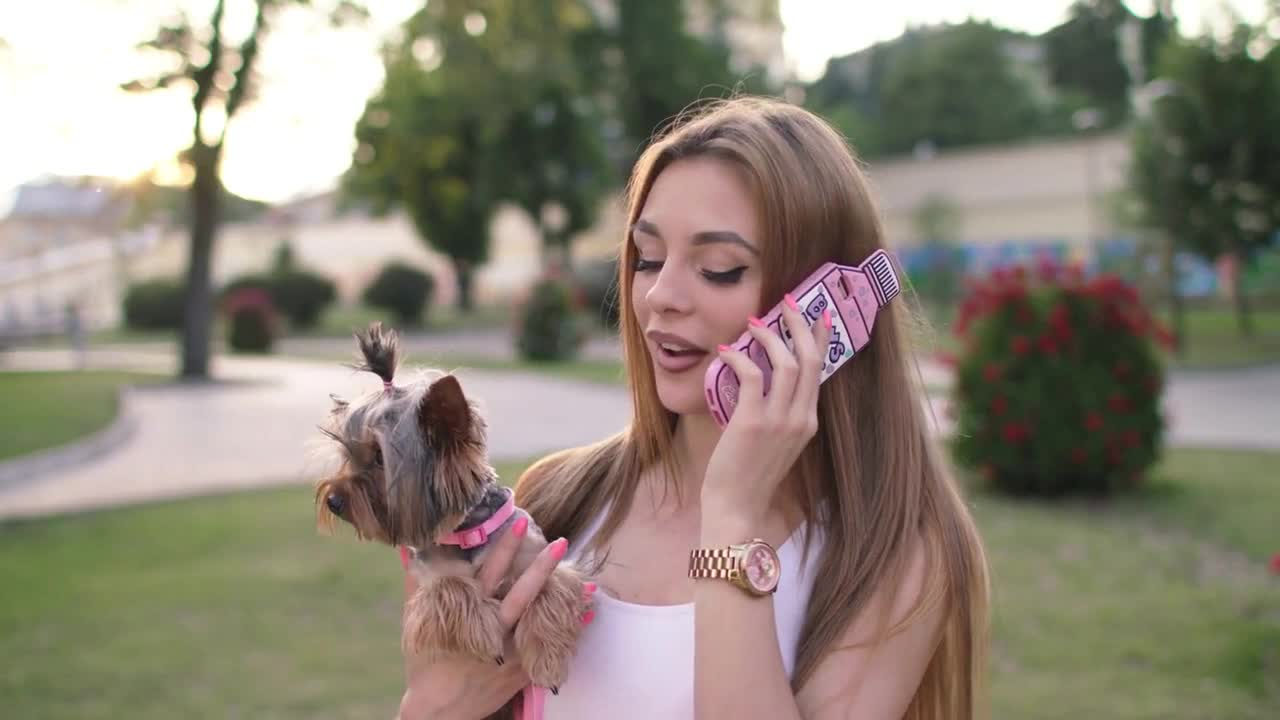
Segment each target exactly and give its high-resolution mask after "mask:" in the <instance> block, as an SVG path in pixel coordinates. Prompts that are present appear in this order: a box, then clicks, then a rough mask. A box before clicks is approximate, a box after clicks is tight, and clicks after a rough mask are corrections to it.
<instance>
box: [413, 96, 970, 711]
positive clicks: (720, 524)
mask: <svg viewBox="0 0 1280 720" xmlns="http://www.w3.org/2000/svg"><path fill="white" fill-rule="evenodd" d="M628 190H629V209H628V232H627V234H626V237H625V239H624V241H623V244H622V250H621V258H622V263H621V271H620V277H619V280H620V293H619V297H620V300H621V302H622V303H623V308H622V312H621V338H622V345H623V350H624V354H625V360H626V367H627V374H628V378H629V385H630V388H631V393H632V400H633V404H634V420H633V422H632V423H631V425H630V427H629V428H628V429H627V430H626V431H624V432H622V433H620V434H618V435H616V436H614V437H611V438H608V439H606V440H604V441H602V442H600V443H598V444H596V445H593V446H590V447H585V448H577V449H573V450H567V451H563V452H560V453H556V454H554V455H552V456H550V457H548V458H545V459H544V460H542V461H540V462H539V463H537V464H535V465H534V466H533V467H531V468H529V470H528V471H526V473H525V474H524V476H523V477H522V478H521V479H520V481H519V484H518V486H517V502H518V503H519V504H520V505H521V506H523V507H525V508H526V509H528V510H529V512H530V513H531V514H532V516H533V517H534V519H535V520H536V521H537V522H538V523H539V524H540V525H541V526H542V528H543V529H544V531H545V533H546V535H547V537H548V538H557V537H564V538H567V539H568V540H569V552H568V558H569V559H576V560H578V561H580V562H583V563H590V564H592V566H593V567H594V569H595V570H596V572H597V574H598V581H599V587H600V589H599V591H598V592H596V594H595V601H594V604H595V611H594V613H593V614H594V621H593V622H592V623H591V625H590V626H588V627H587V628H586V630H585V631H584V634H583V637H582V641H581V644H580V645H579V648H578V652H577V655H576V656H575V663H574V665H573V666H572V668H571V670H570V676H569V678H570V679H569V681H568V683H566V685H565V687H563V688H561V689H560V691H559V694H558V695H557V696H554V697H549V698H548V701H547V704H546V709H545V712H546V715H545V716H546V718H547V719H548V720H559V719H560V718H586V717H596V716H597V715H599V716H604V717H611V718H641V717H643V718H694V717H697V718H707V717H733V718H774V719H776V718H867V719H870V718H877V719H879V718H900V717H907V718H947V719H950V720H961V719H965V718H972V717H975V716H978V715H980V714H981V713H980V711H979V697H980V694H981V693H980V689H981V687H982V683H981V680H980V677H981V670H982V669H983V662H984V658H985V647H986V638H987V636H986V633H987V604H988V586H987V568H986V560H985V557H984V554H983V549H982V546H981V542H980V540H979V538H978V534H977V532H976V529H975V527H974V524H973V521H972V519H971V517H970V515H969V513H968V511H967V509H966V507H965V504H964V502H963V501H962V499H961V497H960V494H959V492H958V490H957V487H956V485H955V484H954V481H953V480H952V478H951V477H950V476H949V474H948V472H947V468H946V465H945V461H944V459H943V456H942V454H941V453H940V451H939V449H938V447H937V445H936V444H935V442H934V440H933V438H932V437H931V433H930V430H929V428H928V426H927V424H926V420H925V413H924V412H923V408H922V403H923V395H922V389H921V385H920V384H918V383H916V382H913V377H918V374H916V375H913V374H912V373H911V372H910V371H909V368H910V367H911V362H912V361H911V358H912V355H911V353H910V351H909V350H908V349H907V347H906V339H907V337H906V325H905V323H906V316H905V314H904V313H903V311H902V309H901V307H900V303H898V302H890V303H889V305H888V306H886V307H885V308H882V310H881V314H880V316H878V318H877V321H876V324H875V328H874V332H873V334H872V338H871V341H870V343H869V345H868V346H867V347H866V348H864V349H863V350H862V351H861V352H859V353H858V354H857V355H856V356H855V357H854V358H853V359H852V360H851V361H850V362H849V363H847V364H846V365H845V366H844V367H842V368H841V369H840V370H839V371H838V372H836V374H835V375H834V376H832V377H831V378H830V379H829V380H827V381H826V382H825V383H823V384H822V385H821V386H819V383H818V370H819V368H820V363H821V361H820V360H819V359H818V358H819V357H820V355H821V354H822V352H825V351H824V350H820V348H825V347H826V342H827V339H828V337H829V335H830V330H828V329H827V326H826V324H825V323H824V322H816V323H814V324H813V329H812V330H808V329H806V327H805V323H804V320H803V319H801V318H800V316H799V314H798V313H797V312H796V311H795V310H792V309H788V310H786V312H785V317H786V321H787V322H788V323H789V327H791V328H792V334H793V338H794V343H793V344H794V349H793V350H789V349H788V348H787V347H786V346H785V345H783V344H782V343H781V342H780V341H778V340H777V339H776V338H775V337H774V336H772V335H771V334H769V333H768V332H766V331H764V330H761V329H760V328H758V327H757V326H756V324H755V320H754V319H755V318H756V317H757V316H758V315H760V314H761V313H763V312H766V311H767V310H768V309H769V308H771V307H772V306H773V305H774V304H776V303H777V302H778V301H779V300H780V299H782V298H783V297H784V294H785V293H786V292H787V291H788V290H790V289H792V288H793V287H794V285H795V284H796V283H798V282H799V281H800V280H802V279H803V278H804V277H805V276H806V275H808V274H809V273H810V272H811V271H812V270H814V269H815V268H817V266H818V265H820V264H821V263H823V262H825V261H828V260H834V261H836V262H841V263H844V264H850V265H856V264H858V263H859V262H861V261H862V260H863V259H865V258H866V257H867V256H868V255H869V254H870V253H872V252H873V251H874V250H876V249H878V248H881V247H884V238H883V233H882V230H881V227H880V221H879V219H878V217H877V213H876V210H875V208H874V205H873V202H872V199H871V196H870V193H869V189H868V184H867V181H866V180H865V178H864V176H863V175H862V173H861V172H860V170H859V167H858V164H857V161H856V160H855V158H854V157H853V156H852V155H851V153H850V152H849V149H848V147H847V146H846V144H845V143H844V141H843V139H842V138H841V137H840V136H839V135H838V134H837V133H836V132H834V131H833V130H832V129H831V128H830V127H829V126H828V125H827V124H825V123H824V122H822V121H821V120H820V119H818V118H816V117H815V116H813V115H812V114H810V113H808V112H806V111H804V110H802V109H799V108H796V107H793V106H790V105H787V104H784V103H781V102H777V101H772V100H765V99H756V98H736V99H733V100H729V101H723V102H718V103H716V104H715V105H714V106H712V107H710V108H709V109H707V110H706V111H704V112H701V113H699V114H697V115H696V116H693V117H690V118H688V119H687V120H686V121H684V122H680V123H677V124H676V126H675V127H674V129H672V130H671V131H670V132H669V133H668V134H667V135H666V136H665V137H663V138H661V139H659V140H658V141H656V142H655V143H654V144H652V145H651V146H650V147H649V148H648V149H647V150H646V151H645V153H644V154H643V156H642V157H641V158H640V160H639V162H638V163H637V164H636V167H635V170H634V173H633V176H632V178H631V181H630V183H629V186H628ZM748 329H749V330H750V332H752V333H753V335H755V337H757V338H758V339H759V340H760V341H761V342H762V343H764V344H765V347H766V349H767V350H768V352H769V356H770V360H771V362H772V364H773V366H774V368H775V370H774V376H773V379H772V384H771V386H770V389H769V392H768V394H767V395H765V394H763V392H762V389H761V388H762V384H761V379H760V376H759V373H758V371H756V369H755V367H754V365H752V364H751V363H750V362H749V361H747V359H746V357H745V356H744V355H742V354H740V353H738V352H736V351H733V350H728V349H725V348H724V347H723V344H726V343H731V342H732V341H734V340H735V339H736V338H737V337H738V336H739V335H740V334H741V333H742V332H743V331H744V330H748ZM717 356H719V357H722V358H723V359H724V360H725V362H726V363H728V364H729V365H730V366H731V367H732V368H733V369H734V370H735V371H736V372H737V373H738V375H739V377H740V378H741V381H742V388H741V399H740V401H739V405H738V408H737V410H736V411H735V413H734V415H733V417H732V419H731V421H730V422H729V424H728V426H727V427H726V428H724V429H723V430H721V429H720V427H719V426H718V425H717V424H716V422H715V421H714V420H713V418H712V417H711V415H710V414H709V412H708V408H707V404H706V400H705V396H704V392H703V375H704V372H705V370H706V368H707V366H708V364H709V363H710V362H711V361H712V359H713V358H714V357H717ZM511 535H514V534H511ZM753 538H759V539H763V540H764V541H766V542H767V543H768V544H769V545H770V546H771V548H773V549H776V552H777V558H778V562H779V564H780V565H781V568H780V571H781V581H780V583H779V585H778V588H777V590H776V592H774V593H771V594H769V593H766V594H764V595H757V594H755V593H752V592H748V591H746V590H744V589H743V588H740V587H735V586H734V585H733V584H731V583H729V582H726V581H724V580H720V579H691V578H690V574H691V573H690V556H691V551H694V550H697V549H699V548H702V549H710V550H715V549H720V550H724V549H726V548H729V547H730V546H733V545H736V544H740V543H744V542H746V541H748V540H751V539H753ZM553 547H555V546H554V545H552V546H549V548H548V552H547V553H544V556H543V557H541V558H540V559H539V561H538V562H537V563H535V564H534V565H533V566H531V567H530V568H529V570H528V571H527V572H526V573H525V575H524V576H522V578H521V580H520V582H519V583H517V586H516V587H515V588H513V590H512V591H511V592H510V593H509V594H508V595H507V597H506V599H505V600H504V605H505V612H506V613H507V614H508V615H509V616H510V617H518V615H519V611H520V609H521V608H522V607H523V605H524V604H525V603H527V601H528V598H529V597H531V596H532V595H533V594H534V593H536V591H537V587H538V584H539V583H540V582H541V578H542V577H545V574H546V573H547V572H548V571H549V569H550V567H551V566H552V565H553V564H554V563H555V562H556V560H555V559H554V558H552V557H551V556H550V549H551V548H553ZM501 550H502V548H495V552H494V554H493V558H494V559H493V562H494V564H495V566H498V565H501V564H502V563H503V562H505V560H504V554H503V552H501ZM500 569H501V568H500V567H495V571H494V573H495V575H496V574H500V573H498V572H496V571H497V570H500ZM410 589H411V588H410ZM511 665H512V663H507V664H506V665H504V666H502V667H498V666H496V665H485V664H481V663H466V662H463V663H447V664H445V663H442V664H440V665H437V666H435V667H431V668H420V667H413V666H412V664H411V666H410V668H409V689H408V691H407V692H406V694H405V697H404V704H403V706H402V709H403V711H404V713H403V717H405V718H409V717H431V718H448V717H458V718H480V717H484V716H485V715H486V714H487V713H489V712H492V711H494V710H496V709H497V708H499V707H500V706H501V705H502V704H503V703H504V702H506V701H507V700H508V699H509V698H510V697H511V696H512V695H513V694H514V693H515V692H516V691H517V690H518V689H519V688H520V687H522V686H523V684H524V683H525V682H526V681H527V679H526V678H525V676H524V675H523V673H522V671H521V670H520V669H519V668H518V667H511Z"/></svg>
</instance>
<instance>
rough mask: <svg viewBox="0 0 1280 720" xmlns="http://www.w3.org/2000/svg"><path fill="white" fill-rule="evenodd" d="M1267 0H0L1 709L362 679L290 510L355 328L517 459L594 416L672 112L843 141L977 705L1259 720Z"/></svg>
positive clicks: (1003, 712) (1269, 481) (609, 418)
mask: <svg viewBox="0 0 1280 720" xmlns="http://www.w3.org/2000/svg"><path fill="white" fill-rule="evenodd" d="M1278 43H1280V3H1278V2H1276V1H1275V0H1229V1H1222V2H1218V1H1209V0H1203V1H1197V0H1176V1H1172V2H1171V1H1170V0H1129V1H1128V2H1124V1H1122V0H1077V1H1076V2H1069V1H1068V0H1038V1H1037V2H1013V1H1012V0H968V1H959V0H957V1H954V2H942V1H941V0H911V1H903V2H897V3H890V4H888V5H885V4H871V3H857V2H836V1H831V2H823V1H819V0H740V1H731V0H429V1H428V2H422V1H421V0H418V1H413V0H367V1H365V2H351V1H348V0H310V1H303V0H46V1H44V2H41V3H21V4H20V3H4V4H2V5H0V98H3V103H2V105H0V108H2V109H0V398H3V402H0V577H3V578H4V581H3V582H0V653H3V655H4V656H5V662H3V663H2V664H0V668H3V669H0V705H3V706H4V707H5V708H6V716H7V717H14V718H72V717H74V718H115V717H123V716H129V717H143V718H149V717H171V716H174V715H183V716H186V717H217V718H225V717H273V718H274V717H281V718H285V717H324V718H347V717H352V718H354V717H369V716H370V715H377V716H389V715H391V714H392V713H393V712H394V710H395V708H396V707H397V704H398V700H399V695H400V692H401V687H402V685H401V683H402V671H401V668H400V663H399V654H398V652H399V651H398V619H399V602H400V596H399V593H400V591H401V590H400V569H399V564H398V560H397V558H396V555H395V553H394V552H392V551H390V550H388V549H386V548H380V547H373V546H370V545H364V544H360V543H357V542H355V540H354V538H353V537H351V536H350V534H349V533H338V534H337V535H336V536H334V537H328V536H324V535H318V534H317V532H316V531H315V529H314V522H313V520H314V516H313V510H312V500H311V494H310V489H309V485H310V483H311V482H313V481H314V480H315V478H316V476H317V473H318V472H320V467H319V465H318V463H317V462H316V461H314V460H312V459H311V457H312V456H311V454H310V452H311V450H312V449H313V446H314V445H315V443H316V442H317V437H316V436H317V435H318V434H319V433H318V431H316V429H315V427H316V424H317V423H319V422H321V421H322V419H323V416H324V414H325V412H326V411H327V409H328V407H329V405H330V400H329V395H330V393H333V394H338V395H344V396H348V397H350V396H352V395H354V394H358V393H361V392H365V391H368V390H371V389H375V388H376V387H377V385H378V382H377V380H376V378H372V377H371V376H369V377H366V376H365V375H362V374H359V373H354V372H352V371H351V370H350V369H349V368H345V367H344V366H343V363H344V362H348V361H350V360H351V359H352V357H353V350H354V344H353V342H352V340H351V332H352V330H353V329H356V328H360V327H363V326H365V325H366V324H367V323H369V322H370V321H373V320H383V321H385V322H387V323H390V324H392V325H394V326H395V327H396V328H397V329H398V330H399V331H400V332H401V334H402V336H403V342H404V345H405V347H406V348H407V350H408V360H407V363H408V365H410V366H412V365H415V364H416V365H431V366H437V367H444V368H447V369H456V370H457V371H458V373H459V374H460V375H461V376H462V377H463V380H464V387H465V389H466V390H467V392H468V393H469V394H471V395H472V396H473V397H475V398H476V399H477V400H478V401H479V402H480V403H481V404H482V406H483V407H484V409H485V412H486V417H487V418H488V420H489V422H490V425H491V441H492V443H491V447H490V451H491V455H492V456H493V460H494V462H495V464H496V465H497V466H498V468H499V470H500V472H501V473H502V475H503V477H504V478H505V479H508V480H512V479H514V478H515V477H516V476H517V475H518V474H519V472H520V470H521V469H522V468H523V467H525V466H527V465H528V464H529V463H530V462H532V461H533V460H535V459H536V458H538V457H539V456H540V455H541V454H544V453H546V452H549V451H553V450H557V449H560V448H563V447H568V446H572V445H577V444H583V443H588V442H592V441H594V440H597V439H600V438H602V437H604V436H605V435H607V434H609V433H612V432H614V431H616V430H619V429H621V428H622V427H623V426H624V425H625V424H626V423H627V422H628V420H629V410H630V406H629V403H630V400H629V397H628V393H627V387H626V385H625V378H624V377H623V374H622V371H621V363H620V359H621V353H620V348H619V345H618V342H617V336H616V323H617V305H616V297H615V295H614V287H613V286H614V283H615V278H616V273H617V265H616V254H617V251H618V245H619V242H620V240H621V239H622V237H623V224H624V216H623V212H624V208H623V203H622V191H623V188H622V185H623V183H624V182H625V180H626V177H627V173H628V171H629V169H630V167H631V164H632V163H633V162H634V160H635V159H636V158H637V156H638V155H639V153H640V152H641V151H642V150H643V148H644V147H645V145H646V144H647V142H648V141H649V139H650V138H651V137H652V136H653V135H654V133H656V132H660V131H661V129H662V127H663V125H664V123H666V122H668V121H670V120H671V119H672V118H674V117H675V116H676V115H677V114H678V113H680V112H681V111H682V110H683V109H685V108H687V107H689V106H690V105H692V104H695V103H697V102H698V101H700V100H707V99H713V98H721V97H727V96H730V95H732V94H734V93H754V94H763V95H769V96H774V97H779V98H784V99H786V100H787V101H789V102H792V103H795V104H799V105H803V106H804V107H807V108H809V109H811V110H813V111H814V112H817V113H819V114H820V115H821V116H823V117H824V118H826V119H827V120H828V121H830V122H831V123H832V124H833V125H834V126H836V127H837V128H838V129H839V130H840V131H841V132H842V133H843V134H844V135H845V136H846V137H847V138H848V140H849V142H850V144H851V146H852V147H853V148H854V150H855V151H856V152H857V153H858V155H859V157H860V158H861V160H862V161H863V163H864V164H865V167H866V170H867V173H868V175H869V177H870V180H871V182H872V184H873V186H874V191H875V193H876V195H877V200H878V203H879V205H880V209H881V212H882V213H883V218H884V222H885V227H886V232H887V237H888V241H889V242H890V244H891V248H892V251H893V253H894V254H895V256H896V258H897V260H898V262H899V264H900V267H901V268H902V270H903V271H904V273H905V275H906V277H907V278H908V279H909V281H910V292H909V293H907V294H906V295H904V297H903V302H904V303H905V304H908V305H909V307H910V309H911V310H912V311H913V315H914V317H916V318H917V319H918V321H919V322H918V323H916V329H915V333H914V338H915V341H916V345H915V349H916V362H917V364H918V366H919V367H920V369H921V371H922V372H921V378H922V382H923V389H924V390H925V394H926V396H927V398H928V403H929V406H928V409H929V410H930V411H931V418H932V420H933V421H935V423H936V428H937V431H938V432H940V433H942V434H943V435H944V436H945V438H946V440H947V443H948V444H947V447H948V448H949V449H950V451H951V454H952V458H953V460H954V461H955V467H956V471H957V475H958V477H959V478H960V480H961V482H963V483H964V485H965V488H966V492H967V493H968V496H969V498H970V500H971V505H972V507H973V509H974V512H975V514H976V515H977V518H978V521H979V523H980V525H981V529H982V532H983V534H984V539H985V540H986V542H987V544H988V551H989V553H990V558H991V563H992V570H993V574H994V578H993V582H994V593H995V594H994V598H993V599H994V610H993V612H994V618H993V619H994V623H995V624H994V628H993V648H992V657H991V666H990V678H989V682H990V686H991V695H992V710H993V716H994V717H999V718H1059V717H1078V716H1081V715H1084V716H1089V717H1106V718H1119V719H1123V720H1130V719H1137V718H1276V717H1280V477H1277V474H1276V471H1275V468H1277V467H1280V132H1277V129H1280V49H1277V44H1278Z"/></svg>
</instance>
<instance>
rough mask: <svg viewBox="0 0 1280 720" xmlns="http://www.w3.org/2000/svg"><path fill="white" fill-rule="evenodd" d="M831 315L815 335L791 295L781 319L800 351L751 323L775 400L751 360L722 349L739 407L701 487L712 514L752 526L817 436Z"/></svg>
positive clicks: (817, 324)
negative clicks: (735, 381)
mask: <svg viewBox="0 0 1280 720" xmlns="http://www.w3.org/2000/svg"><path fill="white" fill-rule="evenodd" d="M830 312H831V311H830V309H827V310H824V311H823V313H822V318H821V319H820V320H819V321H818V322H815V323H814V324H813V327H812V328H810V327H809V326H808V324H807V323H806V322H805V320H804V318H803V317H802V316H801V315H800V310H799V308H798V307H797V306H796V304H795V300H794V299H793V298H792V297H791V295H790V294H788V295H787V296H786V298H785V302H784V307H783V310H782V319H783V322H784V323H786V327H787V329H788V330H790V332H791V339H792V344H793V346H794V348H795V350H794V352H792V351H791V350H788V349H787V346H786V343H784V342H783V340H782V338H780V337H778V336H777V335H775V334H774V333H773V332H771V331H770V330H769V329H768V328H766V327H765V326H764V325H763V324H762V323H761V322H760V321H759V320H758V319H756V318H752V319H751V323H750V326H749V327H748V331H749V332H750V333H751V335H752V336H753V337H754V338H755V339H756V341H757V342H759V343H761V344H762V345H763V346H764V349H765V351H766V352H767V353H768V356H769V361H770V363H772V365H773V375H772V378H771V380H770V384H769V394H768V395H765V394H764V378H763V373H762V372H761V370H760V368H758V367H757V366H756V364H755V363H753V362H752V361H751V360H750V358H748V357H747V355H746V353H744V352H741V351H738V350H734V349H732V348H727V347H723V346H722V347H721V350H720V357H721V358H722V359H723V360H724V362H725V364H727V365H728V366H729V367H730V368H732V369H733V371H734V372H735V373H737V375H738V382H739V390H738V405H737V407H736V408H735V409H734V412H733V416H732V417H731V418H730V419H729V423H728V425H727V426H726V427H725V429H724V433H723V434H722V435H721V436H720V440H719V442H718V443H717V444H716V449H715V450H714V451H713V452H712V454H711V460H710V462H709V463H708V465H707V474H706V476H705V478H704V482H703V486H702V499H703V506H704V508H705V509H706V510H709V511H711V512H716V513H736V514H738V515H740V517H739V519H740V520H742V521H743V522H744V523H746V524H748V525H749V526H752V527H756V526H758V523H760V522H762V521H763V520H764V518H765V516H766V515H767V514H768V510H769V507H770V505H771V503H772V501H773V497H774V494H775V492H776V491H777V489H778V486H779V485H780V484H781V482H782V479H783V478H784V477H786V475H787V473H789V472H790V471H791V466H792V465H793V464H795V461H796V458H798V457H799V456H800V452H801V451H802V450H804V448H805V446H806V445H808V443H809V441H810V440H811V439H812V438H813V436H814V434H815V433H816V432H817V430H818V387H819V383H818V380H819V377H820V376H821V373H822V368H823V365H824V362H825V356H826V348H827V342H828V340H829V338H830V335H831V315H830Z"/></svg>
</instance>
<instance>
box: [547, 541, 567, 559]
mask: <svg viewBox="0 0 1280 720" xmlns="http://www.w3.org/2000/svg"><path fill="white" fill-rule="evenodd" d="M568 549H569V541H568V540H566V539H564V538H560V539H559V540H557V541H555V542H553V543H551V557H552V558H554V559H556V560H559V559H560V558H562V557H564V554H565V551H567V550H568Z"/></svg>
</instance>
